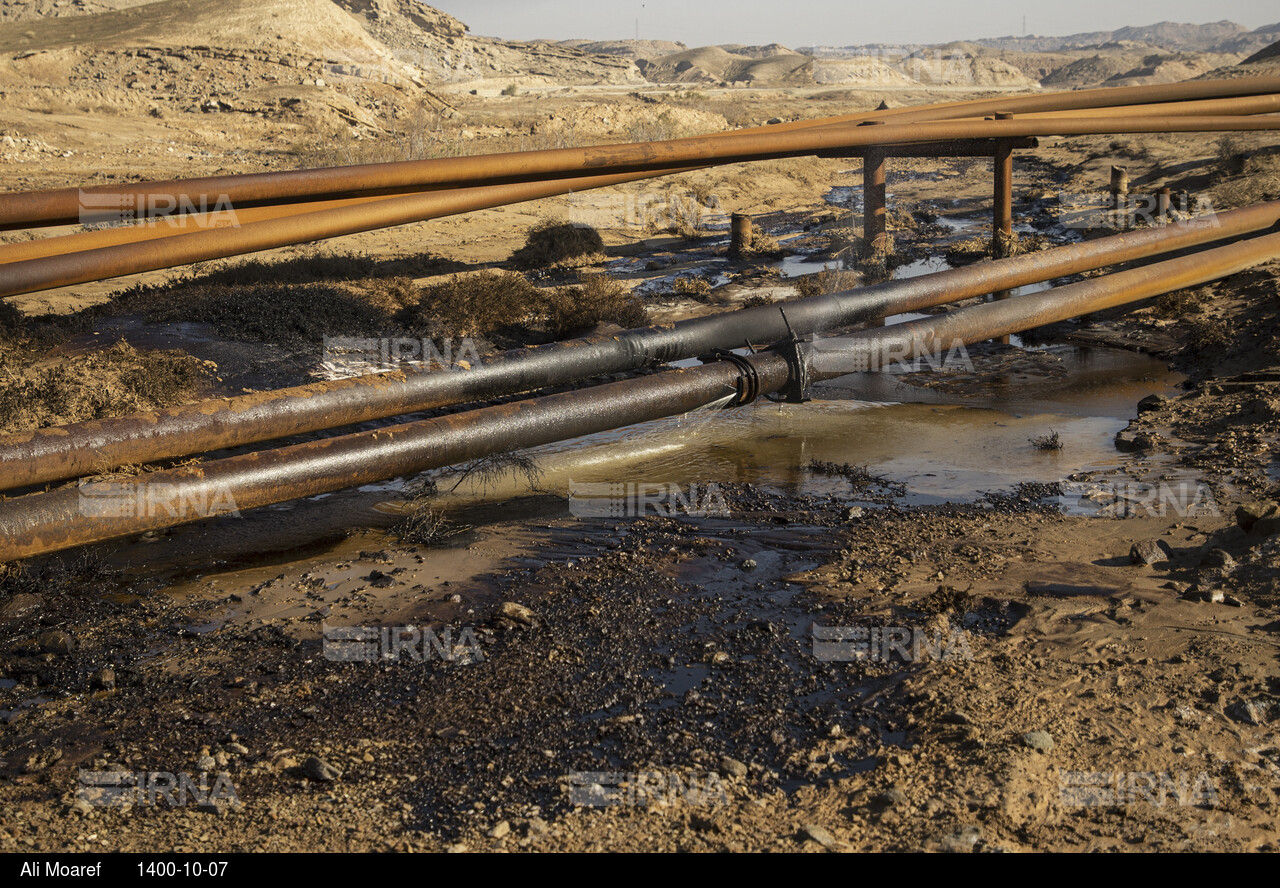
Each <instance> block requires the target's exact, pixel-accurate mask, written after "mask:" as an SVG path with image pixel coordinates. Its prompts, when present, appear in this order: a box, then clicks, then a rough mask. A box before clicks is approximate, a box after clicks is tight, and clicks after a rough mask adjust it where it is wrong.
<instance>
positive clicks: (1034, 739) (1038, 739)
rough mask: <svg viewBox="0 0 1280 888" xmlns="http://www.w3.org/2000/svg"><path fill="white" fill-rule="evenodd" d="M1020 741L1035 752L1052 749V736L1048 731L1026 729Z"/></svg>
mask: <svg viewBox="0 0 1280 888" xmlns="http://www.w3.org/2000/svg"><path fill="white" fill-rule="evenodd" d="M1022 742H1023V743H1024V744H1026V745H1027V746H1029V747H1031V748H1032V749H1034V750H1036V751H1037V752H1051V751H1052V750H1053V737H1052V736H1051V735H1050V734H1049V732H1048V731H1028V732H1027V733H1025V734H1023V735H1022Z"/></svg>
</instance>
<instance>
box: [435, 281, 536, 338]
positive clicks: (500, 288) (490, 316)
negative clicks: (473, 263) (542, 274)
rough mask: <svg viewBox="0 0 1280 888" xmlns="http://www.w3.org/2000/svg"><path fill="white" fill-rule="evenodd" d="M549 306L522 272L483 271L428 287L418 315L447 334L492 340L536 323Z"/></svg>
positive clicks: (441, 333)
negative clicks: (504, 333) (503, 332)
mask: <svg viewBox="0 0 1280 888" xmlns="http://www.w3.org/2000/svg"><path fill="white" fill-rule="evenodd" d="M545 307H546V294H545V293H544V292H543V291H542V290H540V289H538V288H537V287H535V286H534V285H533V284H531V283H529V281H528V280H527V279H526V278H525V276H524V275H522V274H520V273H519V272H514V271H482V272H480V273H478V274H466V275H454V276H453V277H452V278H450V279H449V280H447V281H444V282H441V283H439V284H433V285H432V286H430V287H426V288H424V289H423V290H422V295H421V299H420V301H419V303H418V306H417V308H416V309H414V316H415V319H416V320H418V321H421V322H424V323H426V324H427V325H428V326H433V327H436V328H437V329H438V332H439V333H440V335H443V336H448V337H466V336H478V337H481V338H485V339H492V338H493V337H494V336H496V335H498V334H499V333H501V332H502V331H506V330H510V329H512V328H515V327H519V326H525V325H529V324H533V323H536V322H537V321H538V320H539V318H541V316H542V315H543V313H544V312H545Z"/></svg>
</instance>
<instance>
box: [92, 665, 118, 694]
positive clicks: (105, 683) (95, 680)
mask: <svg viewBox="0 0 1280 888" xmlns="http://www.w3.org/2000/svg"><path fill="white" fill-rule="evenodd" d="M89 683H90V684H91V685H93V686H94V687H95V688H98V689H100V690H104V691H110V690H114V689H115V686H116V671H115V670H114V669H112V668H111V667H110V666H107V667H105V668H103V669H99V670H98V671H97V672H95V673H93V675H91V676H90V677H89Z"/></svg>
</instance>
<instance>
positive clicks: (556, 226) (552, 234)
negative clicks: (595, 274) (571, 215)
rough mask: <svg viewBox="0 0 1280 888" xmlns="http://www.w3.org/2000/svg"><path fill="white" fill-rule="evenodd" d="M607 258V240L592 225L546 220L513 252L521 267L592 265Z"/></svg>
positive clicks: (515, 260) (512, 260)
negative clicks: (605, 248) (605, 247)
mask: <svg viewBox="0 0 1280 888" xmlns="http://www.w3.org/2000/svg"><path fill="white" fill-rule="evenodd" d="M603 259H604V241H603V240H602V239H601V237H600V234H599V232H597V231H596V230H595V229H594V228H592V227H591V226H590V225H577V224H574V223H572V222H563V221H558V220H555V219H545V220H543V221H541V222H539V223H538V224H537V225H535V226H534V227H533V228H531V229H529V234H528V236H527V237H526V238H525V243H524V246H523V247H521V248H520V249H518V250H516V251H515V252H514V253H512V254H511V262H512V263H513V264H515V265H516V266H518V267H520V268H556V267H578V266H582V265H590V264H592V263H594V262H599V261H601V260H603Z"/></svg>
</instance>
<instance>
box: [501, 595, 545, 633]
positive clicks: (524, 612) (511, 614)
mask: <svg viewBox="0 0 1280 888" xmlns="http://www.w3.org/2000/svg"><path fill="white" fill-rule="evenodd" d="M498 620H499V622H502V621H506V622H508V623H514V624H515V625H517V626H526V627H532V626H536V625H538V615H537V614H535V613H534V612H533V611H532V610H530V609H529V608H527V607H525V606H524V605H523V604H517V603H516V602H514V601H504V602H502V609H501V611H499V615H498Z"/></svg>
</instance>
